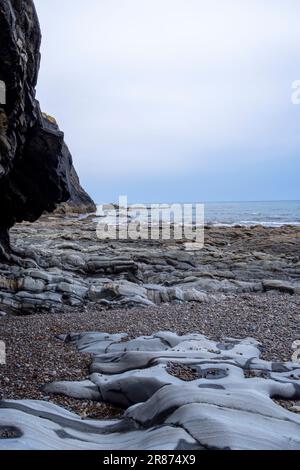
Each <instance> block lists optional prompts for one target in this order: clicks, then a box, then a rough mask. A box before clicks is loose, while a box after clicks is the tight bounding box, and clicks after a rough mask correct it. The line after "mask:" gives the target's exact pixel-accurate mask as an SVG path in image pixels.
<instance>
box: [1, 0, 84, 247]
mask: <svg viewBox="0 0 300 470" xmlns="http://www.w3.org/2000/svg"><path fill="white" fill-rule="evenodd" d="M40 43H41V32H40V27H39V22H38V18H37V14H36V11H35V7H34V4H33V1H32V0H1V2H0V80H1V81H3V82H4V83H5V85H6V103H5V104H2V105H1V106H0V201H1V202H0V208H1V209H0V211H1V212H0V252H1V253H0V254H2V255H3V254H6V255H7V253H8V251H9V240H8V230H9V228H10V227H12V226H13V225H14V224H15V223H16V222H21V221H24V220H26V221H34V220H36V219H37V218H39V217H40V215H41V214H42V213H43V212H44V211H48V212H51V211H53V210H54V209H55V208H56V206H57V204H59V203H61V202H65V201H67V200H68V199H69V198H70V197H73V198H75V201H77V199H76V198H77V196H78V200H79V202H80V203H81V200H82V192H81V189H80V191H79V194H78V189H79V184H78V183H79V182H78V181H77V179H76V176H75V175H76V173H75V170H74V168H73V166H72V158H71V156H70V153H69V152H68V150H67V147H66V145H65V143H64V134H63V133H62V132H61V131H60V130H59V128H58V126H57V125H54V124H51V123H49V120H48V119H47V118H46V117H45V116H43V115H42V113H41V110H40V106H39V103H38V101H37V100H36V98H35V94H36V93H35V87H36V83H37V78H38V71H39V65H40ZM74 183H75V187H74Z"/></svg>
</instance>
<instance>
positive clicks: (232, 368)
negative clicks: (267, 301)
mask: <svg viewBox="0 0 300 470" xmlns="http://www.w3.org/2000/svg"><path fill="white" fill-rule="evenodd" d="M124 336H125V337H126V335H122V334H120V335H109V334H106V333H87V334H79V335H76V334H75V335H74V334H73V335H69V336H67V337H65V338H62V339H64V340H65V341H66V340H67V341H75V342H76V343H77V347H78V349H79V350H80V351H82V352H89V353H92V354H93V355H94V356H93V362H92V366H91V376H90V378H89V380H86V381H84V382H77V383H76V382H64V383H54V384H52V385H48V386H47V393H48V392H49V393H59V394H67V395H69V396H72V397H76V398H81V399H83V400H86V399H92V400H96V401H106V402H108V403H114V404H115V403H117V404H118V405H121V406H122V407H124V408H125V409H126V411H125V413H124V416H123V417H122V418H121V419H114V420H107V421H105V420H103V421H101V420H82V419H80V417H79V416H77V415H75V414H73V413H70V412H68V411H66V410H64V409H63V408H59V407H58V406H56V405H53V404H50V403H45V402H41V401H2V402H1V404H0V433H2V434H4V435H6V439H5V440H1V439H0V449H14V450H16V449H23V450H28V449H60V450H70V449H77V450H79V449H90V450H92V449H94V450H95V449H98V450H100V449H110V450H116V449H120V450H124V448H126V449H134V450H136V449H144V450H149V449H162V450H172V449H177V450H178V449H179V450H188V449H198V450H203V449H234V450H258V449H264V450H283V449H289V450H296V449H298V450H299V449H300V417H299V416H298V415H296V414H294V413H292V412H290V411H287V410H285V409H284V408H282V407H281V406H279V405H278V404H276V403H275V402H274V401H273V400H272V398H273V397H281V398H284V399H287V400H289V399H295V398H299V397H300V388H299V378H300V366H299V364H297V363H296V364H294V363H292V362H289V363H277V362H266V361H263V360H261V359H260V358H259V356H260V352H259V348H258V346H259V345H258V343H257V342H256V341H255V340H254V339H251V338H246V339H244V340H236V339H232V338H228V339H224V340H223V341H221V342H219V343H218V342H215V341H211V340H209V339H208V338H206V337H205V336H202V335H199V334H191V335H186V336H181V337H180V336H177V335H176V334H174V333H172V332H160V333H157V334H154V335H153V336H147V337H140V338H137V339H135V340H131V341H126V342H125V341H124V339H125V338H124Z"/></svg>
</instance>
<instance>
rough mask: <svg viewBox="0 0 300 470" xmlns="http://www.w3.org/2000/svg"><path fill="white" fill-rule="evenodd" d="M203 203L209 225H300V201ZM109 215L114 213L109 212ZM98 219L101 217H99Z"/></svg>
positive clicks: (129, 214) (206, 222)
mask: <svg viewBox="0 0 300 470" xmlns="http://www.w3.org/2000/svg"><path fill="white" fill-rule="evenodd" d="M203 204H204V214H205V215H204V221H205V224H207V225H217V226H224V227H225V226H228V227H230V226H235V225H241V226H245V227H251V226H255V225H263V226H266V227H281V226H283V225H293V226H299V227H300V201H255V202H250V201H249V202H206V203H203ZM101 207H103V206H98V208H100V210H99V213H98V216H99V217H101V213H102V211H101ZM129 207H130V206H129ZM136 207H138V206H136ZM145 207H147V208H148V209H149V207H150V206H149V204H145ZM164 207H165V208H168V207H170V206H169V205H168V204H165V205H164ZM112 212H114V211H112ZM118 213H119V211H118ZM109 215H113V214H112V213H111V212H109ZM102 216H103V215H102ZM128 216H129V218H130V219H132V220H135V219H136V218H137V217H136V214H135V211H131V210H130V209H129V212H128ZM138 217H139V216H138ZM148 217H149V216H148ZM148 217H147V218H148ZM193 218H194V217H193ZM126 219H127V218H126ZM96 220H99V219H98V218H97V219H96ZM112 220H114V219H112Z"/></svg>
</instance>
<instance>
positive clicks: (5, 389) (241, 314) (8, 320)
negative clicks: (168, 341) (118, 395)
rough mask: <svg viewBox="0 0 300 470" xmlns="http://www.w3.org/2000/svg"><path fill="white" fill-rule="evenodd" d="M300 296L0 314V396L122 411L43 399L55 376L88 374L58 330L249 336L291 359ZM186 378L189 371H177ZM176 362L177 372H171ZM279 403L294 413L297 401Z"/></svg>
mask: <svg viewBox="0 0 300 470" xmlns="http://www.w3.org/2000/svg"><path fill="white" fill-rule="evenodd" d="M299 320H300V296H292V295H288V294H279V293H278V294H273V293H272V294H270V293H269V294H243V295H239V296H228V297H226V298H223V299H220V300H215V299H214V300H210V301H209V302H206V303H188V304H176V305H168V304H163V305H161V306H158V307H147V308H144V309H143V308H142V309H141V308H133V309H121V310H106V309H103V308H99V307H95V308H94V309H89V310H86V309H80V310H76V309H67V308H66V310H65V312H64V313H63V314H47V315H32V316H26V317H24V316H6V317H2V318H0V340H2V341H5V343H6V352H7V364H6V365H0V374H1V375H0V395H1V398H4V399H39V400H49V401H51V402H53V403H56V404H59V405H62V406H64V407H65V408H67V409H69V410H72V411H75V412H76V413H78V414H80V415H81V416H82V417H83V418H86V417H89V418H90V417H91V418H111V417H117V416H120V414H121V413H122V410H120V409H119V408H116V407H113V406H110V405H106V404H102V403H94V402H82V401H80V400H75V399H72V398H66V397H60V396H47V395H46V394H45V393H44V392H43V390H42V387H43V385H44V384H45V383H48V382H53V381H56V380H73V381H75V380H82V379H86V378H88V376H89V364H90V361H91V358H90V355H89V354H82V353H78V352H77V351H76V349H75V346H74V345H73V344H64V343H63V342H62V341H61V340H59V339H58V338H57V336H58V335H62V334H66V333H70V332H86V331H103V332H107V333H120V332H125V333H128V335H129V337H130V338H133V337H136V336H139V335H150V334H152V333H154V332H157V331H160V330H172V331H175V332H177V333H179V334H185V333H202V334H205V335H206V336H208V337H209V338H211V339H215V340H220V339H222V338H224V337H226V336H227V337H235V338H245V337H249V336H251V337H254V338H256V339H257V340H259V341H260V342H261V343H262V358H263V359H266V360H273V361H290V360H291V356H292V354H293V352H294V351H293V349H292V344H293V342H294V341H295V340H297V339H298V340H299V339H300V321H299ZM172 367H173V373H174V374H179V376H180V374H183V376H184V377H185V379H186V380H188V379H189V374H191V373H193V371H182V370H178V368H177V370H176V364H175V366H174V365H172ZM174 367H175V369H174ZM279 404H281V405H283V406H286V407H288V408H289V409H291V410H292V411H295V412H296V410H297V408H299V405H300V403H299V402H282V401H280V402H279Z"/></svg>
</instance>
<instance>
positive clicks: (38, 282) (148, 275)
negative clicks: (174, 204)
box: [0, 215, 300, 314]
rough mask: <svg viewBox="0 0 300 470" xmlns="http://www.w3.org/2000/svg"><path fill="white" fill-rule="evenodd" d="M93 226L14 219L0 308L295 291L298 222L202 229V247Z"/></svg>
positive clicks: (299, 282) (88, 221)
mask: <svg viewBox="0 0 300 470" xmlns="http://www.w3.org/2000/svg"><path fill="white" fill-rule="evenodd" d="M96 226H97V221H96V220H95V217H94V216H93V215H91V216H86V217H75V216H74V217H71V216H70V217H59V216H55V217H54V216H43V217H42V218H41V219H40V220H39V221H38V222H36V223H34V224H26V223H23V224H19V225H16V226H15V227H14V228H13V229H12V230H11V243H12V248H13V253H14V259H15V263H14V264H13V265H12V264H11V263H7V264H6V263H5V262H4V263H2V264H1V265H0V306H1V310H2V311H4V312H5V311H7V312H17V313H19V314H30V313H34V312H55V311H56V312H57V311H63V310H64V308H66V306H71V307H80V306H87V307H90V306H93V305H98V306H104V307H108V308H116V307H133V306H144V307H147V306H154V305H160V304H163V303H182V302H199V303H201V302H209V301H210V300H211V299H219V300H221V299H222V298H224V297H226V296H228V295H237V296H239V295H241V294H245V293H247V294H253V293H261V292H266V293H267V294H268V295H271V296H272V295H278V294H279V293H281V292H283V293H288V294H290V295H298V294H299V288H300V258H299V256H298V254H299V252H300V237H299V228H293V227H281V228H274V229H270V228H264V227H253V228H251V229H248V228H239V227H236V228H218V227H207V229H206V238H205V245H204V248H203V249H197V246H196V245H194V246H193V244H192V246H191V244H189V243H185V242H184V241H180V242H174V241H166V242H162V241H161V242H160V241H134V242H133V241H117V240H116V241H111V240H108V241H104V240H99V239H98V238H97V235H96Z"/></svg>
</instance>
